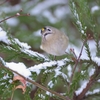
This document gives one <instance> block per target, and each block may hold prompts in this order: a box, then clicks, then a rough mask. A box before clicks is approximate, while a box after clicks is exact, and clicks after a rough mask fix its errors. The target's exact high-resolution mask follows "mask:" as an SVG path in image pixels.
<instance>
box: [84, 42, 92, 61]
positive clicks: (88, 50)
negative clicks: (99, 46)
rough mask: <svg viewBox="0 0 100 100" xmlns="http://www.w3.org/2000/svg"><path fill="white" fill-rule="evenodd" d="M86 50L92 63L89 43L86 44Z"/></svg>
mask: <svg viewBox="0 0 100 100" xmlns="http://www.w3.org/2000/svg"><path fill="white" fill-rule="evenodd" d="M85 48H86V52H87V55H88V57H89V59H90V61H91V60H92V59H91V52H90V49H89V45H88V44H87V43H86V44H85Z"/></svg>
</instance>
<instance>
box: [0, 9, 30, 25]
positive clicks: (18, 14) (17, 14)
mask: <svg viewBox="0 0 100 100" xmlns="http://www.w3.org/2000/svg"><path fill="white" fill-rule="evenodd" d="M21 12H22V10H20V11H19V12H18V13H16V14H15V15H12V16H10V17H7V18H5V19H3V20H1V21H0V23H2V22H4V21H6V20H8V19H10V18H13V17H18V16H29V15H30V14H21Z"/></svg>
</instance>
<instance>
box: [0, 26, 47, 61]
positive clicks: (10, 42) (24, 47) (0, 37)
mask: <svg viewBox="0 0 100 100" xmlns="http://www.w3.org/2000/svg"><path fill="white" fill-rule="evenodd" d="M0 41H1V42H3V43H5V44H7V45H6V46H5V47H6V48H7V49H8V50H13V51H15V52H19V51H18V50H16V49H15V48H14V47H12V46H14V45H15V46H18V49H19V50H20V52H21V53H24V54H26V55H28V56H30V57H33V58H34V57H36V58H37V59H39V60H40V59H41V60H43V61H48V59H47V58H46V57H45V56H43V55H42V54H39V53H37V52H35V51H32V50H30V48H31V47H30V46H29V45H28V44H27V43H24V42H20V41H19V40H18V39H16V38H11V37H8V36H7V32H5V31H3V30H2V28H1V27H0Z"/></svg>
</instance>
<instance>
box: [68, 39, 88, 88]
mask: <svg viewBox="0 0 100 100" xmlns="http://www.w3.org/2000/svg"><path fill="white" fill-rule="evenodd" d="M86 41H87V39H86V40H84V41H83V45H82V48H81V51H80V54H79V56H78V58H77V59H76V63H75V66H74V68H73V70H72V75H71V77H70V83H72V80H73V76H74V73H75V70H76V67H77V65H78V63H79V61H80V57H81V55H82V51H83V47H84V45H85V43H86ZM73 52H74V51H73ZM74 55H76V54H75V52H74ZM69 90H70V84H69Z"/></svg>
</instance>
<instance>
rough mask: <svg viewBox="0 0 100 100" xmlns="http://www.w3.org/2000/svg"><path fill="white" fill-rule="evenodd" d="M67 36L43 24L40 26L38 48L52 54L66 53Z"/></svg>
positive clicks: (60, 54)
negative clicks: (39, 43)
mask: <svg viewBox="0 0 100 100" xmlns="http://www.w3.org/2000/svg"><path fill="white" fill-rule="evenodd" d="M68 43H69V38H68V36H67V35H66V34H65V33H63V32H62V31H60V30H59V29H57V28H54V27H52V26H45V27H43V28H41V45H40V48H41V49H42V50H43V51H45V52H46V53H48V54H51V55H53V56H62V55H64V54H66V49H67V47H68Z"/></svg>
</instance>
